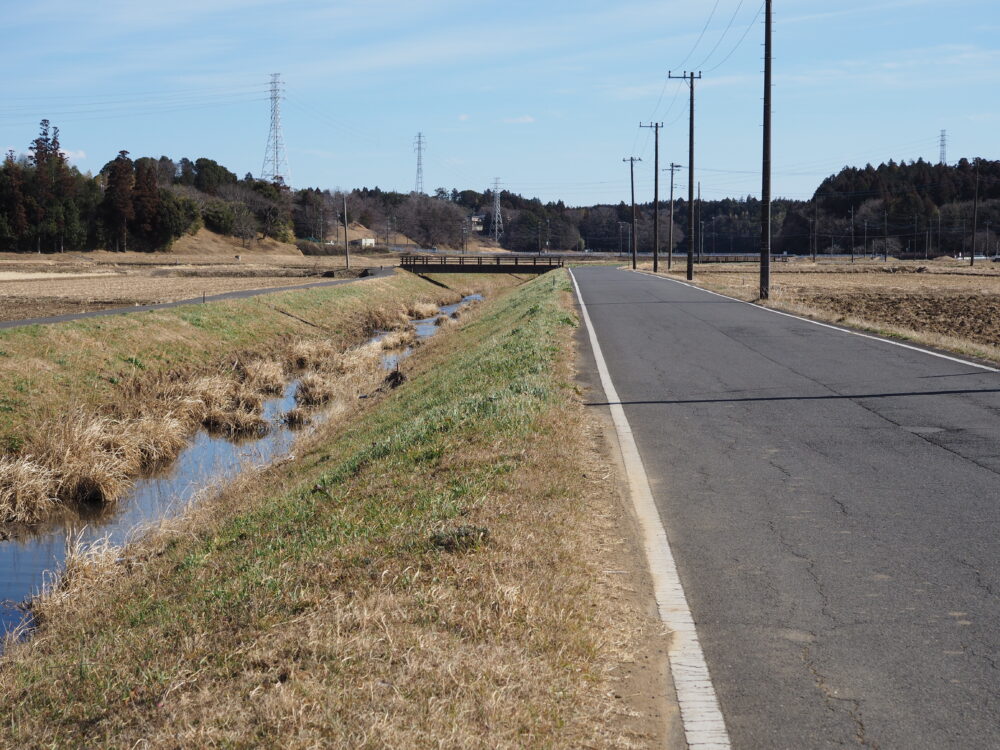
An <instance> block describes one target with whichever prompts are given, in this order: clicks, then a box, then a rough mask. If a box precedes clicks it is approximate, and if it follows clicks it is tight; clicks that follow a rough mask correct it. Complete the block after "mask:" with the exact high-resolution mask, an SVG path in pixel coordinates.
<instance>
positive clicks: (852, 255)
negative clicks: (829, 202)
mask: <svg viewBox="0 0 1000 750" xmlns="http://www.w3.org/2000/svg"><path fill="white" fill-rule="evenodd" d="M854 243H855V239H854V206H851V263H853V262H854Z"/></svg>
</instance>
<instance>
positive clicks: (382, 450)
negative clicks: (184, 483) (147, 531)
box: [0, 287, 662, 748]
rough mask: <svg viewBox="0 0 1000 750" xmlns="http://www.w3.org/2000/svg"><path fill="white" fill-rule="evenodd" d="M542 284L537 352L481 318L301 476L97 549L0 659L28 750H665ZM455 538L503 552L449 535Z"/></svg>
mask: <svg viewBox="0 0 1000 750" xmlns="http://www.w3.org/2000/svg"><path fill="white" fill-rule="evenodd" d="M540 291H544V289H540V288H539V287H535V289H534V292H533V296H529V297H527V298H524V297H520V298H519V299H520V300H521V301H520V303H519V304H520V307H517V306H513V308H506V309H505V312H504V314H505V315H507V316H509V317H511V319H517V320H520V319H521V318H520V315H519V314H518V315H516V316H515V315H513V314H512V312H511V309H515V310H518V311H521V310H522V309H523V306H524V305H528V304H530V303H532V302H534V301H536V300H537V301H539V302H540V303H541V304H542V305H543V312H542V313H541V314H540V315H536V316H534V318H533V320H532V321H530V322H529V323H528V324H527V325H526V327H527V328H528V329H529V330H528V331H525V332H524V335H523V336H522V338H521V339H519V340H514V339H510V338H509V337H508V336H507V333H508V331H507V330H504V329H505V328H507V327H509V326H507V325H506V324H505V322H504V321H501V322H500V323H499V324H497V323H494V324H493V326H494V327H489V326H484V325H479V326H476V319H477V317H478V316H475V315H473V316H469V317H470V318H471V320H470V321H469V323H468V324H467V326H468V328H467V329H465V330H457V331H456V332H454V333H450V334H449V336H442V337H436V338H435V339H433V340H431V341H430V342H429V343H428V345H427V346H426V347H421V350H420V352H419V355H418V356H417V357H415V358H414V361H413V365H412V368H413V369H412V371H411V372H412V376H413V377H412V379H411V381H410V383H409V384H408V385H407V386H406V387H404V388H401V389H398V390H396V391H393V392H392V394H393V395H391V396H388V397H386V398H383V399H381V400H378V401H363V402H355V404H354V405H353V406H352V407H351V411H350V413H349V414H348V415H347V417H348V418H349V421H347V422H343V421H333V422H330V423H328V424H327V425H326V426H325V427H324V428H322V429H321V431H320V432H319V433H318V434H317V435H316V436H315V437H313V438H309V439H308V441H307V443H305V444H302V445H300V446H299V447H298V448H297V453H300V454H301V455H302V459H301V461H299V462H298V463H296V464H292V465H287V466H282V467H278V468H272V469H270V470H268V471H265V472H263V473H255V474H253V475H252V476H247V477H246V478H244V479H243V480H241V481H240V482H238V483H236V484H235V485H234V486H233V487H231V488H230V489H229V490H228V491H227V492H226V493H225V494H224V495H222V496H221V497H219V498H217V499H216V500H215V501H213V502H210V503H208V504H206V505H205V506H203V507H202V508H201V509H199V510H197V511H195V512H194V513H193V515H192V516H190V517H189V518H187V519H185V520H182V521H179V522H177V523H175V524H174V525H173V526H172V527H169V528H166V529H164V530H163V532H161V533H160V534H157V535H154V536H153V537H151V538H149V539H147V540H145V541H143V542H141V543H139V544H137V545H136V546H134V547H133V548H131V549H129V550H126V551H125V552H124V553H118V552H114V551H111V550H107V551H103V552H95V553H94V559H95V561H96V562H97V564H96V565H95V566H94V573H93V578H92V579H91V580H88V581H87V582H86V584H85V585H84V584H83V581H84V580H85V575H84V574H83V573H82V572H80V571H78V570H74V571H73V572H71V575H70V579H71V580H74V579H75V580H77V581H80V582H81V585H70V586H69V587H68V588H67V589H65V592H66V593H65V595H56V596H53V597H51V598H50V599H49V601H48V602H43V603H42V604H41V606H40V609H39V612H40V613H42V615H43V617H42V620H43V623H44V624H43V629H42V630H41V632H40V633H39V634H38V637H36V638H35V639H33V640H31V641H29V642H27V643H23V644H17V645H13V646H12V647H11V648H10V650H9V652H8V656H7V657H5V662H6V663H5V665H4V669H3V670H0V702H2V703H3V705H5V706H7V707H9V709H10V717H11V721H10V722H9V724H7V725H6V726H5V731H6V732H7V733H8V734H7V736H8V737H9V739H10V741H11V743H16V744H18V745H29V744H37V745H48V746H51V745H63V746H65V745H74V744H76V745H90V746H102V747H123V748H124V747H132V746H134V745H136V744H137V743H139V744H140V745H149V746H155V747H202V746H223V745H238V746H280V747H302V748H305V747H359V748H377V747H438V748H466V747H491V748H515V747H518V748H519V747H552V748H563V747H565V748H570V747H574V748H575V747H640V746H648V745H649V744H651V743H652V742H653V738H652V737H651V736H650V735H649V734H647V733H646V730H645V729H644V726H645V727H648V726H650V725H651V724H653V723H654V720H652V719H650V720H648V723H647V724H645V725H642V724H641V722H640V723H637V722H636V717H635V716H633V715H631V714H633V713H634V711H633V710H632V709H633V704H632V703H631V702H630V701H628V700H625V699H622V698H621V697H619V696H620V695H621V694H622V693H625V692H626V691H625V690H623V689H622V683H621V682H620V670H621V669H623V668H624V665H625V664H626V663H627V662H628V661H630V660H633V659H634V657H633V654H634V652H635V649H636V648H637V644H638V641H637V637H638V636H637V634H638V632H639V631H640V630H641V629H642V627H643V626H642V623H643V621H644V615H643V614H642V612H641V606H640V607H639V611H637V608H636V606H635V600H634V597H632V596H631V594H630V592H629V591H628V590H627V586H625V585H624V584H622V583H621V582H620V578H619V577H609V576H608V575H606V573H607V572H608V571H609V570H610V571H618V570H621V568H622V565H623V563H622V558H621V555H620V547H621V538H620V537H619V533H620V530H614V527H615V525H616V523H617V522H618V518H619V517H620V513H619V512H618V511H617V510H616V508H615V504H614V501H613V499H612V498H611V497H609V495H608V494H607V493H606V492H603V491H602V490H603V489H604V488H605V487H606V484H605V483H604V482H603V481H602V480H601V479H600V477H602V476H605V477H606V464H604V463H603V462H602V461H600V460H595V459H594V458H593V452H594V450H593V443H592V441H590V439H589V437H588V433H589V430H590V428H589V427H588V424H587V418H586V415H585V414H584V410H583V408H582V406H581V405H580V403H579V402H578V401H576V400H575V399H573V398H572V397H571V394H572V390H571V389H569V388H568V387H567V386H565V385H564V384H565V383H566V382H569V381H571V380H572V371H571V356H572V354H571V349H570V341H571V338H570V335H571V330H570V328H569V327H568V326H567V325H565V324H564V323H563V322H559V321H560V320H562V319H563V318H565V317H566V315H567V313H566V311H565V310H561V309H554V308H553V306H552V302H553V299H552V297H549V296H546V294H540ZM563 291H564V290H563V288H562V287H560V288H559V289H558V290H551V291H549V292H548V294H562V293H563ZM560 316H562V317H560ZM453 337H454V338H453ZM449 339H451V340H450V341H449ZM510 346H513V347H515V351H512V352H510V353H507V351H506V350H507V347H510ZM555 351H559V352H561V354H559V355H558V356H557V357H555V358H553V355H552V353H553V352H555ZM484 359H487V360H490V366H488V367H484V366H483V365H482V361H483V360H484ZM508 374H509V375H510V376H511V377H512V378H513V379H512V380H511V381H509V382H508V381H507V380H506V377H507V375H508ZM359 409H361V410H362V411H361V412H360V413H359V412H358V410H359ZM375 449H378V452H377V453H375V454H372V455H373V456H377V458H373V459H372V460H368V461H362V462H360V463H357V462H356V461H355V457H356V456H364V455H368V452H369V451H372V450H375ZM345 467H346V468H345ZM350 467H354V468H350ZM585 475H586V476H585ZM335 477H339V479H336V478H335ZM457 526H477V527H482V528H487V529H489V533H490V535H489V541H488V542H487V543H485V544H480V545H478V546H476V547H474V548H471V549H468V550H465V551H455V552H444V551H442V550H441V549H439V548H438V547H436V546H434V545H433V544H432V543H430V541H429V540H430V539H431V537H432V535H433V534H434V533H435V532H447V531H449V530H453V529H454V528H456V527H457ZM619 529H620V527H619ZM119 558H121V559H119ZM630 572H632V573H634V571H631V570H630ZM628 580H630V581H632V582H634V581H636V580H637V577H636V576H635V575H632V576H630V577H628ZM660 645H661V647H662V643H661V644H660ZM57 716H58V719H57V718H56V717H57Z"/></svg>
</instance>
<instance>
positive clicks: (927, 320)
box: [671, 260, 1000, 360]
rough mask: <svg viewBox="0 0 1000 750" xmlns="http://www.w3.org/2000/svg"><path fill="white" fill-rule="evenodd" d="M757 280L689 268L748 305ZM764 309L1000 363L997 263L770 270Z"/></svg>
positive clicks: (737, 270)
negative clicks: (857, 328) (809, 317)
mask: <svg viewBox="0 0 1000 750" xmlns="http://www.w3.org/2000/svg"><path fill="white" fill-rule="evenodd" d="M758 274H759V271H758V268H757V266H756V265H755V264H745V265H727V266H720V265H707V264H706V265H704V266H696V268H695V282H696V283H697V284H698V285H700V286H704V287H706V288H709V289H713V290H715V291H719V292H722V293H724V294H728V295H730V296H733V297H737V298H739V299H743V300H747V301H753V300H756V299H757V297H758V285H759V276H758ZM671 275H672V276H673V277H675V278H680V277H678V276H676V275H674V274H671ZM767 304H768V306H771V307H777V308H782V309H787V310H790V311H792V312H797V313H803V314H806V315H810V316H811V317H815V318H818V319H822V320H827V321H831V322H834V323H842V324H846V325H851V326H858V327H862V328H867V329H869V330H875V331H878V332H881V333H886V334H889V335H898V336H902V337H905V338H910V339H913V340H916V341H919V342H921V343H924V344H927V345H931V346H940V347H942V348H947V349H953V350H958V351H965V352H967V353H971V354H976V355H978V356H983V357H986V358H988V359H993V360H1000V264H996V263H990V262H982V263H981V264H977V265H976V266H973V267H969V266H968V265H966V264H965V263H959V262H956V261H952V260H938V261H931V262H922V263H921V262H895V263H894V262H892V261H890V262H889V263H882V262H879V261H876V262H871V261H869V262H867V263H856V264H853V265H852V264H848V263H842V264H833V263H831V264H814V263H796V262H790V263H787V264H786V263H775V264H773V265H772V272H771V298H770V300H769V301H768V302H767Z"/></svg>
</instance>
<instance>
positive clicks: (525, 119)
mask: <svg viewBox="0 0 1000 750" xmlns="http://www.w3.org/2000/svg"><path fill="white" fill-rule="evenodd" d="M503 121H504V122H506V123H508V124H510V125H527V124H529V123H532V122H534V121H535V118H534V117H532V116H531V115H521V116H520V117H505V118H503Z"/></svg>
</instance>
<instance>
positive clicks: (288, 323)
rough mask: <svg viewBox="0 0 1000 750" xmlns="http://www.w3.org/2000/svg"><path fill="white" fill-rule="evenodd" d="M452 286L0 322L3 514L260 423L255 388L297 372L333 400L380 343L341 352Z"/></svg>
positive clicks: (275, 385) (354, 287)
mask: <svg viewBox="0 0 1000 750" xmlns="http://www.w3.org/2000/svg"><path fill="white" fill-rule="evenodd" d="M459 283H475V282H467V281H465V280H461V281H460V282H459ZM478 283H486V284H491V283H492V284H497V283H502V282H500V281H497V280H496V279H493V280H492V281H491V280H490V279H485V280H481V281H479V282H478ZM459 296H460V295H459V291H456V290H453V289H451V290H450V289H444V288H441V287H439V286H435V285H434V284H431V283H429V282H427V281H424V280H422V279H419V278H417V277H414V276H411V275H409V274H397V275H395V276H394V277H392V278H388V279H373V280H367V281H363V282H357V283H354V284H349V285H346V286H340V287H330V288H318V289H311V290H304V291H292V292H284V293H276V294H273V295H268V296H264V297H256V298H252V299H246V300H232V301H226V302H213V303H208V304H204V305H191V306H186V307H180V308H175V309H170V310H162V311H156V312H147V313H136V314H132V315H127V316H115V317H105V318H96V319H90V320H81V321H76V322H72V323H65V324H59V325H54V326H28V327H22V328H17V329H11V330H6V331H0V523H8V522H21V523H34V522H37V521H39V520H43V519H45V518H46V517H48V516H52V515H55V514H59V513H63V512H66V511H67V509H72V508H73V506H75V505H79V504H80V503H89V504H94V503H97V504H107V503H112V502H114V501H116V500H117V499H119V498H120V497H121V496H122V495H123V494H124V493H125V492H127V490H128V488H129V486H130V484H131V480H132V479H133V478H135V477H136V476H137V475H139V474H141V473H143V472H145V471H148V470H151V469H153V468H155V467H156V466H158V465H160V464H162V463H163V462H165V461H169V460H170V459H172V458H173V457H174V456H175V455H176V453H177V452H178V451H179V450H180V449H181V448H182V447H183V446H184V444H185V438H186V436H187V434H188V433H190V432H191V431H192V430H193V429H194V428H195V427H197V426H198V425H204V426H206V427H208V428H210V429H214V430H217V431H219V432H222V433H227V434H230V435H233V436H239V435H241V434H252V433H259V432H260V431H262V430H264V429H265V428H266V425H265V424H264V422H263V420H262V419H261V416H260V412H261V405H262V402H263V400H264V398H266V397H267V395H269V394H273V393H275V392H280V390H281V388H282V386H283V384H284V382H285V381H286V380H288V379H289V378H290V377H292V376H293V375H295V374H303V373H311V375H309V376H308V377H311V379H312V382H313V384H314V385H322V387H321V388H312V389H311V393H312V394H313V396H314V398H313V399H312V401H313V403H318V402H322V401H326V400H329V399H330V398H332V397H334V396H335V395H336V393H335V392H336V387H335V382H336V384H339V385H341V386H343V387H349V386H357V385H359V384H360V380H362V379H363V378H364V377H366V376H370V375H372V374H373V373H376V372H377V365H378V362H379V357H380V351H381V348H380V347H369V349H368V350H365V351H353V352H352V353H351V356H345V351H346V350H347V349H348V347H350V346H352V345H354V344H357V343H358V342H359V341H362V340H363V339H364V338H366V337H367V336H368V335H369V334H370V333H371V332H372V331H373V330H375V329H379V328H398V327H400V326H402V325H403V324H404V323H405V321H406V319H407V316H412V315H421V314H426V312H427V310H428V309H434V306H435V305H436V303H439V302H445V301H455V300H456V299H458V297H459ZM391 343H393V342H388V343H387V345H388V344H391ZM394 343H397V344H398V343H402V342H401V341H395V342H394ZM318 378H322V380H323V381H324V382H325V384H323V383H317V382H316V381H317V379H318ZM334 381H335V382H334ZM309 392H310V391H304V393H305V394H308V393H309ZM355 395H356V394H355Z"/></svg>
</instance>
